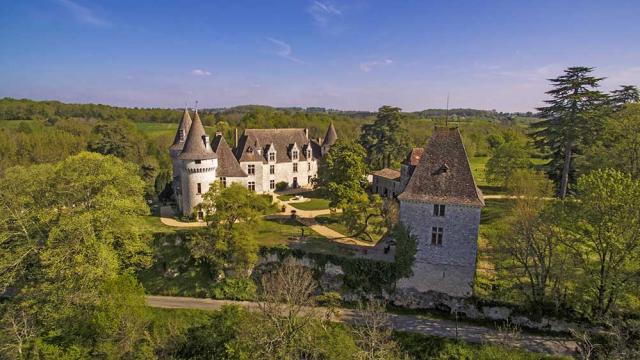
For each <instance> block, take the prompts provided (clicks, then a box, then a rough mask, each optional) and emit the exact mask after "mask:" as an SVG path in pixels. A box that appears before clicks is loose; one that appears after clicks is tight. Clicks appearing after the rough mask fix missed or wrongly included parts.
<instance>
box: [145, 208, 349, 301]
mask: <svg viewBox="0 0 640 360" xmlns="http://www.w3.org/2000/svg"><path fill="white" fill-rule="evenodd" d="M152 221H153V218H152V217H146V218H142V219H141V223H142V225H141V226H144V224H145V223H147V222H148V223H150V224H152ZM152 225H153V224H152ZM154 226H157V224H154ZM302 228H304V234H305V238H306V241H305V242H302V243H301V242H298V240H299V238H300V235H301V229H302ZM169 229H171V230H172V231H159V232H156V234H155V238H154V241H153V244H152V247H153V253H154V263H153V265H152V266H151V267H150V268H148V269H145V270H143V271H140V272H138V279H139V280H140V282H141V283H142V284H143V286H144V288H145V290H146V292H147V293H149V294H154V295H173V296H195V297H211V296H212V290H213V289H214V286H215V285H216V284H217V281H216V279H214V278H213V277H212V274H210V273H209V270H208V269H207V267H206V266H204V265H203V264H201V263H199V262H197V261H195V260H194V259H192V258H191V254H190V252H189V249H188V247H187V246H186V244H185V243H186V241H185V240H186V239H188V236H189V234H192V233H195V232H198V231H206V230H205V229H202V228H195V229H189V230H179V229H178V230H174V228H170V227H169ZM161 230H162V229H161ZM253 235H254V237H255V239H256V241H257V242H258V245H260V246H266V247H274V246H292V247H296V248H299V249H301V250H304V251H307V252H317V253H325V254H333V255H339V256H352V255H353V253H354V252H353V250H351V249H350V248H348V247H346V246H344V245H342V244H338V243H335V242H333V241H331V240H328V239H326V238H325V237H323V236H321V235H319V234H317V233H316V232H314V231H313V230H311V229H310V228H309V227H306V226H304V225H302V224H300V223H298V222H297V221H295V220H293V219H290V218H287V217H283V218H279V219H270V220H264V221H261V222H260V223H259V224H258V225H257V226H256V229H255V231H254V232H253Z"/></svg>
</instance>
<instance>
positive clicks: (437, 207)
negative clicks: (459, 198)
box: [433, 204, 444, 216]
mask: <svg viewBox="0 0 640 360" xmlns="http://www.w3.org/2000/svg"><path fill="white" fill-rule="evenodd" d="M433 216H444V205H441V204H434V205H433Z"/></svg>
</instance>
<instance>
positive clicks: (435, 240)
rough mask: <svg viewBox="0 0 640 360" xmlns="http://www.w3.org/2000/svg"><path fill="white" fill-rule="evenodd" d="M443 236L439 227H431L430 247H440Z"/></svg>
mask: <svg viewBox="0 0 640 360" xmlns="http://www.w3.org/2000/svg"><path fill="white" fill-rule="evenodd" d="M443 234H444V230H443V229H442V228H441V227H436V226H434V227H432V228H431V245H438V246H442V236H443Z"/></svg>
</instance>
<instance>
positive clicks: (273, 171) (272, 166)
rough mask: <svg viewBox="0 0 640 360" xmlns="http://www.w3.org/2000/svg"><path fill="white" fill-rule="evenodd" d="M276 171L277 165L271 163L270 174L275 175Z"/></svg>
mask: <svg viewBox="0 0 640 360" xmlns="http://www.w3.org/2000/svg"><path fill="white" fill-rule="evenodd" d="M275 173H276V166H275V165H269V174H271V175H273V174H275Z"/></svg>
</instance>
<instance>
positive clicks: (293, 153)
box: [291, 150, 298, 160]
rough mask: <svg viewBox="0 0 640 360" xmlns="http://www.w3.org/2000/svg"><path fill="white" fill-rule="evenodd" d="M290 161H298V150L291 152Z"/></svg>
mask: <svg viewBox="0 0 640 360" xmlns="http://www.w3.org/2000/svg"><path fill="white" fill-rule="evenodd" d="M291 159H292V160H298V150H293V151H291Z"/></svg>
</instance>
